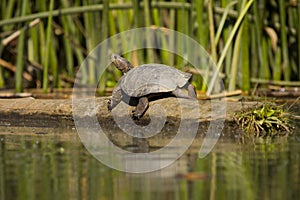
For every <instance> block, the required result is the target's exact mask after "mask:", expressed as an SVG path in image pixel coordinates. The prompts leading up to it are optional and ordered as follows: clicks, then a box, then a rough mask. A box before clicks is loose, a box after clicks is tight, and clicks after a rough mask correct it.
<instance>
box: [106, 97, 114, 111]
mask: <svg viewBox="0 0 300 200" xmlns="http://www.w3.org/2000/svg"><path fill="white" fill-rule="evenodd" d="M107 109H108V110H109V111H111V110H112V109H113V107H112V104H111V99H109V100H108V101H107Z"/></svg>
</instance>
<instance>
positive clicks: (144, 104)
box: [133, 97, 149, 119]
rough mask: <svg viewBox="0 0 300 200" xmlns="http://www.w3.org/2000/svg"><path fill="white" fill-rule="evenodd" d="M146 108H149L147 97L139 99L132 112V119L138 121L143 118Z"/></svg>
mask: <svg viewBox="0 0 300 200" xmlns="http://www.w3.org/2000/svg"><path fill="white" fill-rule="evenodd" d="M148 107H149V100H148V97H142V98H140V99H139V103H138V104H137V106H136V108H135V110H133V119H140V118H141V117H143V115H144V114H145V112H146V111H147V109H148Z"/></svg>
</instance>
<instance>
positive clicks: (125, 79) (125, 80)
mask: <svg viewBox="0 0 300 200" xmlns="http://www.w3.org/2000/svg"><path fill="white" fill-rule="evenodd" d="M111 62H112V63H113V64H114V65H115V66H116V67H117V68H118V69H119V70H120V71H121V72H122V73H123V76H122V77H121V78H120V80H119V82H118V84H117V85H116V86H115V88H114V90H113V92H112V98H111V99H109V100H108V105H107V107H108V110H110V111H111V110H112V109H113V108H115V107H116V106H117V105H118V104H119V103H120V102H121V101H124V102H125V103H127V104H128V105H130V106H135V109H134V110H133V111H132V114H133V116H132V117H133V119H140V118H141V117H143V115H144V113H145V112H146V111H147V109H148V107H149V101H150V100H151V99H153V97H156V99H159V98H164V97H168V96H176V97H178V98H185V99H197V95H196V91H195V87H194V86H193V85H192V84H191V83H190V82H189V80H190V79H191V77H192V74H190V73H186V72H182V71H180V70H178V69H176V68H174V67H170V66H167V65H163V64H143V65H140V66H137V67H133V66H132V65H131V63H130V62H129V61H128V60H126V59H125V58H123V57H121V56H120V55H118V54H114V53H113V54H112V55H111ZM184 90H187V92H184Z"/></svg>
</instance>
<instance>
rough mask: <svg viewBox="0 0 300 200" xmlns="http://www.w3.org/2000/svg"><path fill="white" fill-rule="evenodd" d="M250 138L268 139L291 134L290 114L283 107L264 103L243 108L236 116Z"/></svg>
mask: <svg viewBox="0 0 300 200" xmlns="http://www.w3.org/2000/svg"><path fill="white" fill-rule="evenodd" d="M234 119H235V121H236V122H237V123H238V124H239V125H241V126H242V128H243V129H244V130H245V132H246V133H247V134H248V135H249V136H255V137H267V136H276V135H286V134H287V133H289V132H290V130H291V126H290V124H289V122H290V120H289V114H288V112H287V111H285V110H284V108H283V105H279V106H278V105H276V104H274V103H269V102H267V103H263V104H260V105H256V106H255V107H251V108H243V109H242V111H241V112H240V113H236V114H235V116H234Z"/></svg>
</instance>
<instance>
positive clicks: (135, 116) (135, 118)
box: [131, 109, 141, 120]
mask: <svg viewBox="0 0 300 200" xmlns="http://www.w3.org/2000/svg"><path fill="white" fill-rule="evenodd" d="M131 117H132V119H133V120H139V119H140V118H141V115H140V114H138V113H137V112H136V109H134V110H132V116H131Z"/></svg>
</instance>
